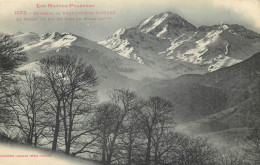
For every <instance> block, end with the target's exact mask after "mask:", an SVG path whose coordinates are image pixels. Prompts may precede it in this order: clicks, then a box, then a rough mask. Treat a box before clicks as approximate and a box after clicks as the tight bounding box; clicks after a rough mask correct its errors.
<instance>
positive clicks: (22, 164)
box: [0, 143, 98, 165]
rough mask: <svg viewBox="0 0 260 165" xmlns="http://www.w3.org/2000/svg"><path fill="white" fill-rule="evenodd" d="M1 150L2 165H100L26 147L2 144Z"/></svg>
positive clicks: (0, 164)
mask: <svg viewBox="0 0 260 165" xmlns="http://www.w3.org/2000/svg"><path fill="white" fill-rule="evenodd" d="M0 148H1V149H0V165H14V164H19V165H98V163H97V162H94V161H87V160H83V159H77V158H72V157H68V156H65V155H62V154H56V153H52V152H48V151H43V150H40V149H37V148H33V147H27V146H24V145H18V144H7V143H0Z"/></svg>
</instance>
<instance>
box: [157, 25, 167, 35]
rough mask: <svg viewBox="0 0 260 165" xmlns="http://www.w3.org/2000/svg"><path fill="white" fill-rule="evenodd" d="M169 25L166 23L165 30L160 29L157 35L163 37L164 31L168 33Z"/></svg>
mask: <svg viewBox="0 0 260 165" xmlns="http://www.w3.org/2000/svg"><path fill="white" fill-rule="evenodd" d="M167 27H168V25H166V26H165V27H164V28H163V30H162V31H160V32H159V33H158V34H157V35H156V37H161V36H162V35H163V34H164V33H166V32H167Z"/></svg>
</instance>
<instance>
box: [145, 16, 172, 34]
mask: <svg viewBox="0 0 260 165" xmlns="http://www.w3.org/2000/svg"><path fill="white" fill-rule="evenodd" d="M167 17H168V13H165V14H164V15H163V16H162V17H160V18H157V19H156V20H155V21H154V23H153V25H152V26H150V27H147V28H144V29H142V30H141V32H144V33H149V32H150V31H152V30H153V29H155V28H156V27H157V26H159V25H160V24H161V23H162V22H163V21H164V20H165V19H166V18H167Z"/></svg>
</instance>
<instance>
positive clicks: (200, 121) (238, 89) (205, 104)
mask: <svg viewBox="0 0 260 165" xmlns="http://www.w3.org/2000/svg"><path fill="white" fill-rule="evenodd" d="M13 39H14V40H16V41H20V42H22V46H23V51H24V52H26V54H27V56H28V61H27V62H26V63H25V64H24V65H22V66H21V67H20V68H19V69H18V70H20V71H24V70H31V71H33V72H35V73H38V72H39V71H40V70H39V65H38V64H39V62H38V61H39V60H40V59H42V58H44V57H46V56H48V55H52V54H69V55H76V56H79V57H80V58H81V59H82V60H83V61H85V62H86V65H88V64H91V65H92V66H93V67H94V68H95V69H96V71H97V75H98V78H99V82H100V83H99V86H98V96H99V99H100V101H101V102H102V101H105V100H106V99H107V92H108V91H110V90H112V89H115V88H128V89H131V90H135V91H136V92H137V93H138V94H139V95H140V96H143V97H148V96H154V95H158V96H161V97H164V98H166V99H168V100H170V101H172V102H173V103H174V105H175V109H176V112H175V113H176V114H175V116H176V121H177V122H178V123H180V124H183V123H189V122H191V123H192V124H191V125H189V126H188V127H190V128H193V130H197V132H200V133H209V132H218V131H223V130H226V131H228V130H230V129H242V128H244V127H250V126H255V125H257V124H260V114H259V112H258V111H259V107H260V105H259V104H260V103H259V100H260V94H259V91H260V76H259V74H260V68H259V66H260V54H259V53H258V52H260V34H258V33H256V32H253V31H251V30H249V29H246V28H245V27H243V26H241V25H237V24H232V25H230V24H226V23H220V24H218V25H213V26H200V27H196V26H194V25H192V24H191V23H189V22H188V21H186V20H185V19H184V18H182V17H181V16H179V15H178V14H175V13H172V12H165V13H160V14H158V15H154V16H151V17H149V18H147V19H144V20H143V21H142V22H140V23H139V24H138V25H136V26H134V27H131V28H128V29H125V28H120V29H119V30H118V31H116V32H115V33H114V34H112V35H111V36H109V37H107V38H106V39H104V40H103V41H100V42H94V41H91V40H88V39H86V38H84V37H81V36H78V35H75V34H72V33H60V32H52V33H46V34H43V35H39V34H36V33H33V32H30V33H23V32H18V33H17V34H14V35H13ZM182 126H183V125H182ZM182 126H180V127H179V128H181V127H182ZM195 127H196V128H195Z"/></svg>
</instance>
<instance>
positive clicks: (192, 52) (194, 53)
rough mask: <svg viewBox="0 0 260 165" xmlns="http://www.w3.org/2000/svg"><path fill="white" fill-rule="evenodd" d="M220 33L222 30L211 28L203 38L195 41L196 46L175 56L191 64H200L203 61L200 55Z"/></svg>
mask: <svg viewBox="0 0 260 165" xmlns="http://www.w3.org/2000/svg"><path fill="white" fill-rule="evenodd" d="M220 33H222V30H213V31H211V32H209V33H207V35H206V36H205V37H204V38H202V39H200V40H198V41H196V42H195V43H196V48H193V49H189V50H188V51H186V52H185V53H183V54H179V55H177V57H178V58H179V59H181V60H183V61H187V62H190V63H193V64H202V62H203V61H204V60H203V58H202V55H203V54H204V53H206V52H207V51H208V48H207V46H208V45H209V44H211V43H213V42H215V41H216V40H217V39H218V37H219V34H220Z"/></svg>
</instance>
